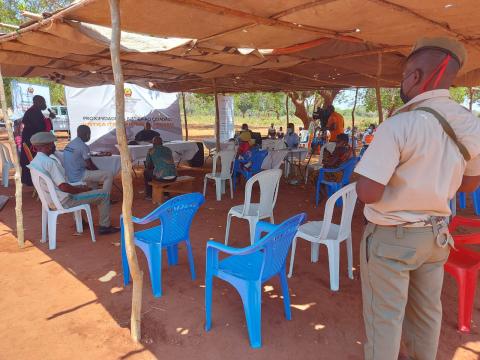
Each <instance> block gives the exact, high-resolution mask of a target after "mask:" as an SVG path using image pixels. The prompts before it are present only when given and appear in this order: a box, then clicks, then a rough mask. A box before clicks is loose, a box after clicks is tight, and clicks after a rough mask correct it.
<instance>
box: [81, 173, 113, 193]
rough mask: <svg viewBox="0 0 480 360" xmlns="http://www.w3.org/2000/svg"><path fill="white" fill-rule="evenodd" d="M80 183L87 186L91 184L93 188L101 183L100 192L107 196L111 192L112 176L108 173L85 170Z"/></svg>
mask: <svg viewBox="0 0 480 360" xmlns="http://www.w3.org/2000/svg"><path fill="white" fill-rule="evenodd" d="M82 181H83V182H85V183H87V184H88V185H89V186H90V185H91V184H93V185H95V187H97V185H98V183H103V186H102V191H103V192H104V193H107V194H111V192H112V184H113V174H112V173H111V172H110V171H104V170H85V174H83V179H82Z"/></svg>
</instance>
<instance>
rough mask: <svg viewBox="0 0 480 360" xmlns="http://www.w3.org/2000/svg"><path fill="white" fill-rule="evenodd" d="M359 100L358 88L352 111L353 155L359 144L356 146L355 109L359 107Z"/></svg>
mask: <svg viewBox="0 0 480 360" xmlns="http://www.w3.org/2000/svg"><path fill="white" fill-rule="evenodd" d="M357 100H358V88H356V89H355V101H354V102H353V109H352V149H353V153H354V155H356V154H355V148H356V147H357V144H355V108H356V107H357Z"/></svg>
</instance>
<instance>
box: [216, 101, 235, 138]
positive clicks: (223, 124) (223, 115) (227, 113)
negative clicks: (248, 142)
mask: <svg viewBox="0 0 480 360" xmlns="http://www.w3.org/2000/svg"><path fill="white" fill-rule="evenodd" d="M218 115H219V118H220V142H225V141H228V140H229V139H231V138H233V137H234V136H235V121H234V116H233V96H224V95H218Z"/></svg>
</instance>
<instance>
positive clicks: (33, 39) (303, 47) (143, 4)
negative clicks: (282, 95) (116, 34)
mask: <svg viewBox="0 0 480 360" xmlns="http://www.w3.org/2000/svg"><path fill="white" fill-rule="evenodd" d="M455 1H457V2H455ZM120 11H121V25H122V30H123V33H122V51H121V59H122V64H123V69H124V75H125V81H128V82H134V83H137V84H140V85H143V86H150V87H155V88H156V89H159V90H162V91H194V92H211V91H212V86H213V81H212V79H215V83H216V87H217V90H218V91H220V92H239V91H240V92H241V91H254V90H261V91H284V90H310V89H318V88H322V87H350V86H365V87H372V86H376V85H377V84H378V85H380V86H384V87H387V86H398V84H399V80H400V78H401V71H402V63H403V61H404V58H405V56H406V55H407V54H408V52H409V50H410V48H411V46H412V44H413V43H414V42H415V40H416V39H417V38H418V37H419V36H450V37H455V38H457V39H458V40H460V41H462V42H463V44H464V45H465V46H466V48H467V50H468V59H467V62H466V64H465V66H464V68H463V69H462V72H461V74H460V75H459V77H458V79H457V82H456V83H457V85H466V86H475V85H479V84H480V21H479V20H478V19H479V18H480V6H479V4H478V0H462V1H459V0H452V2H450V3H447V2H446V1H439V0H422V1H418V0H415V1H412V0H395V1H393V0H317V1H312V0H207V1H203V0H156V1H151V0H122V1H120ZM109 26H110V12H109V7H108V1H101V0H83V1H78V2H76V3H74V4H73V5H71V6H70V7H68V8H66V9H62V10H60V11H58V12H56V13H54V14H48V15H47V16H46V18H45V19H43V20H40V21H38V22H33V23H32V22H30V24H29V25H28V26H25V27H23V28H22V29H20V30H18V31H15V32H13V33H10V34H6V35H3V36H0V64H2V70H3V72H4V74H5V75H7V76H42V77H46V78H50V79H52V80H56V81H58V82H61V83H65V84H69V85H72V86H91V85H98V84H105V83H112V81H113V80H112V70H111V63H110V53H109V48H108V46H109V39H110V31H111V30H110V28H109Z"/></svg>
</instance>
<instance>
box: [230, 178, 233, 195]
mask: <svg viewBox="0 0 480 360" xmlns="http://www.w3.org/2000/svg"><path fill="white" fill-rule="evenodd" d="M229 180H230V198H231V199H233V184H232V178H230V179H229Z"/></svg>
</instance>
